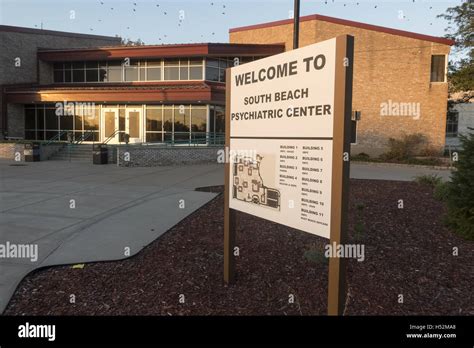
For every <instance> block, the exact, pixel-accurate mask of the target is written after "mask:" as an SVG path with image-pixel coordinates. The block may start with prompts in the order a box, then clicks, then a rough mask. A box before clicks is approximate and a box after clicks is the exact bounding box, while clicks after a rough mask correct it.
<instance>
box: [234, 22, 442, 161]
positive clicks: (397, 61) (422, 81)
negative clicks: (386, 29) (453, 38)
mask: <svg viewBox="0 0 474 348" xmlns="http://www.w3.org/2000/svg"><path fill="white" fill-rule="evenodd" d="M343 34H350V35H353V36H354V37H355V40H354V41H355V43H354V45H355V47H354V51H355V52H354V85H353V110H359V111H362V119H361V121H359V122H358V129H357V145H353V146H352V152H353V153H354V154H357V153H360V152H366V153H369V154H372V155H378V154H380V153H382V152H384V151H386V144H387V140H388V138H389V137H400V136H402V134H403V133H407V134H411V133H422V134H424V135H425V136H426V137H427V139H428V141H429V142H430V144H431V145H432V146H433V147H436V148H437V149H439V150H441V149H442V148H443V147H444V143H445V129H446V108H447V97H448V86H447V83H430V67H431V55H432V54H448V53H449V51H450V46H448V45H444V44H439V43H435V42H431V41H424V40H419V39H414V38H410V37H404V36H399V35H393V34H388V33H383V32H378V31H374V30H368V29H362V28H357V27H353V26H346V25H341V24H336V23H330V22H326V21H320V20H308V21H304V22H301V28H300V46H306V45H309V44H312V43H316V42H320V41H324V40H327V39H331V38H333V37H336V36H338V35H343ZM292 40H293V26H292V24H284V25H279V26H274V27H263V28H258V29H249V30H243V31H236V32H231V33H230V42H231V43H257V44H269V43H284V44H285V46H286V49H287V50H289V49H291V48H292ZM389 100H391V101H392V102H398V103H401V102H403V103H420V110H421V115H420V118H419V119H414V118H413V117H408V116H381V114H380V106H381V104H382V103H387V102H388V101H389Z"/></svg>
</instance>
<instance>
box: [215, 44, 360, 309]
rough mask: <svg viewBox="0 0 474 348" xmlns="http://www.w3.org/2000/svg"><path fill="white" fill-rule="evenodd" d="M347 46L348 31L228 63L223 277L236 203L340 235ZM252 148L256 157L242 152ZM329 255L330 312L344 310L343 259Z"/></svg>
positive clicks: (347, 122)
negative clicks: (233, 64)
mask: <svg viewBox="0 0 474 348" xmlns="http://www.w3.org/2000/svg"><path fill="white" fill-rule="evenodd" d="M353 52H354V38H353V37H352V36H348V35H344V36H339V37H337V38H335V39H332V40H327V41H323V42H320V43H317V44H313V45H309V46H306V47H302V48H299V49H296V50H292V51H289V52H285V53H282V54H278V55H275V56H271V57H267V58H264V59H260V60H257V61H254V62H252V63H247V64H245V65H242V66H239V67H234V68H229V69H227V72H226V79H227V80H226V81H227V83H226V149H227V150H228V153H230V154H231V158H232V161H230V160H229V159H227V160H226V164H225V193H224V199H225V210H224V281H225V282H226V283H230V282H232V281H233V280H234V277H235V260H234V248H235V230H236V226H235V215H236V210H239V211H242V212H245V213H248V214H252V215H255V216H259V217H261V218H264V219H267V220H270V221H274V222H277V223H280V224H283V225H286V226H289V227H292V228H296V229H299V230H302V231H305V232H308V233H312V234H315V235H318V236H321V237H324V238H328V239H329V243H330V245H331V246H333V243H336V245H337V246H339V245H341V244H342V245H343V244H344V243H346V241H347V210H348V193H349V191H348V187H349V165H350V157H349V156H350V135H351V128H350V127H351V109H352V72H353ZM249 149H253V150H254V152H255V156H254V157H251V156H249V155H239V151H240V152H244V153H246V151H247V150H249ZM236 154H237V155H236ZM235 155H236V156H235ZM332 256H333V257H331V258H330V261H329V284H328V314H329V315H342V314H343V311H344V304H345V298H346V283H345V262H344V258H340V257H337V256H335V253H333V255H332Z"/></svg>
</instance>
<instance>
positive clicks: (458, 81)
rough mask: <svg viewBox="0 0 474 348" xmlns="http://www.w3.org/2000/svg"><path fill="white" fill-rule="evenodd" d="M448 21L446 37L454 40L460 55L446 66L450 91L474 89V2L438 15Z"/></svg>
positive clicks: (451, 8) (466, 2)
mask: <svg viewBox="0 0 474 348" xmlns="http://www.w3.org/2000/svg"><path fill="white" fill-rule="evenodd" d="M438 17H439V18H444V19H446V20H447V21H448V22H449V25H448V27H447V28H446V32H447V34H446V37H448V38H450V39H453V40H454V41H455V45H454V47H455V49H456V51H457V53H459V54H460V55H461V56H464V57H463V58H461V59H460V60H459V61H458V62H451V63H450V64H449V66H448V81H449V88H450V92H458V91H471V90H474V62H473V60H474V50H473V45H474V43H473V41H474V21H473V18H474V3H473V2H472V1H470V0H467V1H464V2H463V3H462V4H461V5H458V6H455V7H450V8H448V9H447V10H446V13H445V14H440V15H438Z"/></svg>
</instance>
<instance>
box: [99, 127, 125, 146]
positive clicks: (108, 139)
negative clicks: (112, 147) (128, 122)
mask: <svg viewBox="0 0 474 348" xmlns="http://www.w3.org/2000/svg"><path fill="white" fill-rule="evenodd" d="M121 132H122V133H123V131H121V130H119V129H116V130H114V132H113V133H112V134H110V135H109V137H108V138H107V139H105V140H104V141H103V142H102V144H104V145H105V144H107V143H108V142H109V141H111V140H112V139H113V138H115V136H116V135H117V134H119V133H121ZM119 138H120V137H119ZM119 142H121V141H120V139H119Z"/></svg>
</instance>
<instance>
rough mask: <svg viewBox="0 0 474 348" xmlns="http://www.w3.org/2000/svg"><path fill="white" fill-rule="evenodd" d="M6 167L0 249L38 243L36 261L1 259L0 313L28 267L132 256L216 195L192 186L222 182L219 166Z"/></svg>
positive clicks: (1, 169) (1, 164)
mask: <svg viewBox="0 0 474 348" xmlns="http://www.w3.org/2000/svg"><path fill="white" fill-rule="evenodd" d="M11 164H13V162H11V161H0V226H1V227H0V245H7V243H10V245H11V244H15V245H18V244H33V245H38V260H37V261H35V262H32V261H31V258H1V259H0V312H3V310H4V309H5V307H6V305H7V303H8V301H9V300H10V297H11V296H12V294H13V292H14V291H15V289H16V287H17V286H18V283H19V282H20V281H21V280H22V279H23V277H25V276H26V275H27V274H28V273H29V272H31V271H33V270H34V269H36V268H40V267H44V266H51V265H60V264H74V263H82V262H91V261H106V260H118V259H123V258H126V257H129V256H131V255H134V254H136V253H138V252H139V251H140V250H141V249H142V248H143V247H145V246H146V245H148V244H149V243H151V242H152V241H153V240H155V239H156V238H158V237H159V236H160V235H162V234H163V233H164V232H166V231H167V230H169V229H170V228H171V227H172V226H174V225H175V224H177V223H178V222H179V221H181V220H182V219H183V218H184V217H186V216H187V215H189V214H190V213H192V212H193V211H195V210H196V209H198V208H199V207H201V206H202V205H204V204H205V203H207V202H208V201H209V200H211V199H212V198H213V197H215V194H213V193H207V192H196V191H194V189H195V188H196V187H203V186H213V185H222V184H223V166H222V165H193V166H189V167H186V166H181V167H155V168H120V167H116V166H114V165H106V166H100V165H93V164H88V163H77V162H66V161H46V162H36V163H27V165H26V166H16V165H15V166H11ZM23 164H25V163H23ZM181 200H183V201H181ZM180 202H184V208H180ZM128 252H129V254H128Z"/></svg>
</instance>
